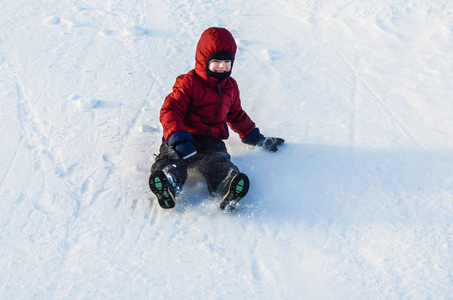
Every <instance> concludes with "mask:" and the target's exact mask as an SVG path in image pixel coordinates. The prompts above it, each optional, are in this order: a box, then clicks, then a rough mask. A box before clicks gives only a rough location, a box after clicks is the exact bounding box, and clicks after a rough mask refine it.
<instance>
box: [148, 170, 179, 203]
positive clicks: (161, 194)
mask: <svg viewBox="0 0 453 300" xmlns="http://www.w3.org/2000/svg"><path fill="white" fill-rule="evenodd" d="M149 188H150V189H151V191H152V192H153V193H154V195H156V197H157V201H158V202H159V205H160V206H161V207H162V208H173V207H175V189H174V187H173V186H172V183H170V182H169V180H168V177H167V176H166V175H165V173H164V172H163V171H160V170H158V171H153V172H152V173H151V176H150V177H149Z"/></svg>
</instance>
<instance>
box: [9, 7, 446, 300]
mask: <svg viewBox="0 0 453 300" xmlns="http://www.w3.org/2000/svg"><path fill="white" fill-rule="evenodd" d="M210 26H222V27H226V28H228V29H229V30H230V31H231V32H232V33H233V35H234V36H235V37H236V39H237V43H238V47H239V50H238V55H237V60H236V62H235V66H234V69H233V76H234V78H235V79H236V80H237V81H238V82H239V85H240V88H241V98H242V101H243V107H244V108H245V109H246V111H247V112H248V113H249V115H250V116H251V117H252V118H253V119H254V121H255V122H256V123H257V124H258V126H259V127H260V129H261V131H262V132H264V133H265V134H267V135H270V136H280V137H283V138H285V139H286V141H287V143H286V145H285V147H284V148H283V149H282V150H281V151H280V152H279V153H277V154H271V153H266V152H263V151H260V150H258V149H252V148H248V147H245V146H244V145H242V143H241V142H240V140H239V139H238V137H237V136H236V135H235V134H232V136H231V138H230V139H229V140H228V141H227V145H228V147H229V151H230V153H231V154H232V157H233V161H234V162H235V163H236V164H237V165H238V166H239V167H240V168H241V170H242V171H243V172H245V173H247V174H248V175H249V176H250V178H251V180H252V186H251V190H250V193H249V195H248V196H247V197H246V198H245V199H244V200H243V201H242V202H241V205H240V206H239V207H238V209H237V210H236V211H235V212H233V213H222V212H221V211H220V210H219V209H218V200H217V199H212V198H210V197H209V196H208V194H207V192H206V191H205V184H204V183H203V181H202V180H200V178H199V177H198V176H197V174H192V175H193V176H192V178H191V180H190V181H189V182H188V183H187V185H186V187H185V191H184V193H183V194H181V197H180V198H179V199H178V203H177V206H176V208H175V209H173V210H171V211H164V210H162V209H160V208H159V206H158V205H157V203H156V201H155V199H154V197H153V195H152V194H151V193H150V191H149V188H148V186H147V179H148V175H149V168H150V166H151V164H152V161H153V154H154V153H157V151H158V147H159V144H160V139H161V127H160V123H159V121H158V113H159V109H160V106H161V104H162V102H163V99H164V97H165V96H166V95H167V94H168V93H169V92H170V91H171V87H172V85H173V83H174V80H175V78H176V76H178V75H179V74H182V73H185V72H187V71H188V70H190V69H191V68H193V64H194V53H195V45H196V42H197V41H198V38H199V36H200V34H201V32H202V31H203V30H204V29H206V28H208V27H210ZM452 30H453V4H452V2H451V1H448V0H436V1H434V0H431V1H430V0H405V1H402V0H397V1H377V0H364V1H334V0H326V1H295V0H276V1H275V0H274V1H271V0H257V1H240V0H231V1H222V0H218V1H207V0H199V1H189V0H170V1H159V0H156V1H143V0H137V1H127V0H126V1H118V0H109V1H99V0H92V1H86V0H85V1H70V0H60V1H55V0H52V1H50V0H46V1H41V2H36V1H31V2H30V1H24V0H17V1H1V2H0V98H1V101H2V109H1V110H0V134H1V135H0V136H1V141H2V143H3V145H2V147H0V298H1V299H62V298H69V299H451V297H452V295H453V288H452V286H453V274H452V273H453V262H452V257H453V240H452V236H453V225H452V221H451V220H452V219H453V204H452V202H453V201H452V200H453V197H452V193H453V171H452V170H453V154H452V150H453V139H452V136H453V102H452V99H453V85H452V84H451V82H453V67H452V66H453V34H452Z"/></svg>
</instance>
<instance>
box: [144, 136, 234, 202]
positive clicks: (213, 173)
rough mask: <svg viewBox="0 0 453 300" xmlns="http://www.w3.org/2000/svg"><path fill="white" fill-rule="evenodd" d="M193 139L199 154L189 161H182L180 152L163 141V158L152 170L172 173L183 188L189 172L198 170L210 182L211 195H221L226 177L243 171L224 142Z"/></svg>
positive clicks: (161, 153)
mask: <svg viewBox="0 0 453 300" xmlns="http://www.w3.org/2000/svg"><path fill="white" fill-rule="evenodd" d="M193 138H194V142H193V144H194V146H195V148H196V149H197V154H195V155H194V156H192V157H189V158H187V159H185V160H184V159H182V158H180V157H179V155H178V153H177V152H176V151H175V150H174V149H173V148H172V147H170V146H169V145H168V143H167V141H166V140H165V139H164V138H162V144H161V146H160V149H159V155H157V157H156V161H155V162H154V164H153V165H152V167H151V172H153V171H156V170H162V171H164V172H165V173H166V174H168V173H172V174H174V175H175V176H176V178H177V179H178V181H179V183H180V187H182V186H183V185H184V183H185V182H186V180H187V169H188V168H190V169H195V170H198V171H199V172H200V173H201V174H202V175H203V177H204V178H205V180H206V184H207V187H208V191H209V193H210V194H211V195H215V194H216V193H218V192H220V191H219V190H218V189H219V186H220V183H222V181H223V180H224V179H225V178H227V177H232V176H234V175H235V174H237V173H239V169H238V167H237V166H235V165H234V164H233V163H232V162H231V160H230V159H231V157H230V155H229V154H228V152H227V148H226V146H225V143H224V142H223V140H221V139H219V138H209V137H196V136H194V137H193Z"/></svg>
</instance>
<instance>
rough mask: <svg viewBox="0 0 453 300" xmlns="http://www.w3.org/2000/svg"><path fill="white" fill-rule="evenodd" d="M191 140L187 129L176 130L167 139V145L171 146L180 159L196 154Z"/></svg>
mask: <svg viewBox="0 0 453 300" xmlns="http://www.w3.org/2000/svg"><path fill="white" fill-rule="evenodd" d="M192 142H193V138H192V135H191V134H190V132H188V131H187V130H182V131H177V132H175V133H173V134H172V135H171V136H170V138H169V139H168V145H169V146H170V147H173V148H174V149H175V151H176V152H177V153H178V155H179V156H180V157H181V158H182V159H187V158H189V157H191V156H193V155H195V154H197V149H196V148H195V146H194V145H193V143H192Z"/></svg>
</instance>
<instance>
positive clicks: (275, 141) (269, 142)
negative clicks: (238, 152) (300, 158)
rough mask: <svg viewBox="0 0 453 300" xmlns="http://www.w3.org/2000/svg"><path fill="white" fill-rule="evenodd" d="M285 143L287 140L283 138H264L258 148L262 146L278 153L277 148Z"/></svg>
mask: <svg viewBox="0 0 453 300" xmlns="http://www.w3.org/2000/svg"><path fill="white" fill-rule="evenodd" d="M284 142H285V140H284V139H281V138H274V137H264V139H261V140H260V141H259V142H258V144H257V146H260V147H261V148H263V149H266V150H269V151H271V152H277V151H278V148H277V146H281V145H283V143H284Z"/></svg>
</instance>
